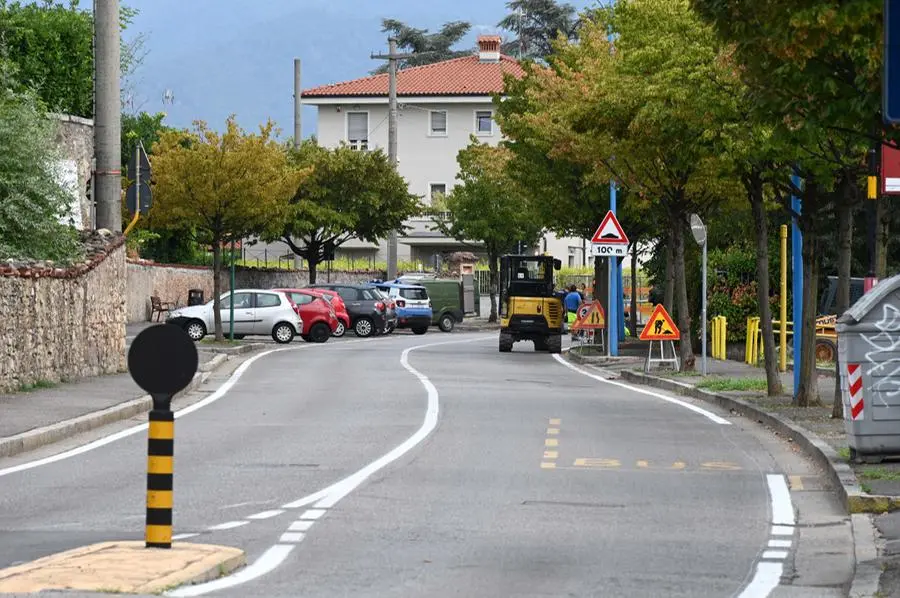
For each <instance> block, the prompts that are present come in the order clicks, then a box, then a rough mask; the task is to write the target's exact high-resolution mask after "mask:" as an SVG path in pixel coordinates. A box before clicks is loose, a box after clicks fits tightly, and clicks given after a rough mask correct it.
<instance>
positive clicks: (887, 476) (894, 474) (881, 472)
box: [856, 467, 900, 482]
mask: <svg viewBox="0 0 900 598" xmlns="http://www.w3.org/2000/svg"><path fill="white" fill-rule="evenodd" d="M856 475H857V477H860V478H862V479H865V480H885V481H889V482H896V481H900V471H895V470H891V469H887V468H885V467H863V468H861V469H860V470H859V471H857V472H856Z"/></svg>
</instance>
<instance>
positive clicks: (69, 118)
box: [49, 112, 94, 127]
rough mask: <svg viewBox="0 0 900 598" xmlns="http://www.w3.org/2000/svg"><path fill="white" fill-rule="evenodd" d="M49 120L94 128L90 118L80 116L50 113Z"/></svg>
mask: <svg viewBox="0 0 900 598" xmlns="http://www.w3.org/2000/svg"><path fill="white" fill-rule="evenodd" d="M49 116H50V118H55V119H56V120H59V121H62V122H70V123H75V124H78V125H85V126H88V127H93V126H94V121H93V120H91V119H90V118H82V117H80V116H72V115H71V114H59V113H57V112H51V113H50V114H49Z"/></svg>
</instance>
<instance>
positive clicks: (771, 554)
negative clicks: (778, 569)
mask: <svg viewBox="0 0 900 598" xmlns="http://www.w3.org/2000/svg"><path fill="white" fill-rule="evenodd" d="M787 555H788V551H787V550H766V551H765V552H763V554H762V558H764V559H786V558H787Z"/></svg>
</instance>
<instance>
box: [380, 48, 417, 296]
mask: <svg viewBox="0 0 900 598" xmlns="http://www.w3.org/2000/svg"><path fill="white" fill-rule="evenodd" d="M412 56H414V54H397V39H396V38H393V37H391V38H388V53H387V55H385V54H373V55H372V58H373V59H376V60H387V61H388V159H389V160H390V162H391V166H393V167H394V169H395V170H396V169H397V61H398V60H402V59H404V58H410V57H412ZM387 268H388V271H387V279H388V280H394V279H395V278H397V231H395V230H392V231H391V233H390V235H389V236H388V254H387Z"/></svg>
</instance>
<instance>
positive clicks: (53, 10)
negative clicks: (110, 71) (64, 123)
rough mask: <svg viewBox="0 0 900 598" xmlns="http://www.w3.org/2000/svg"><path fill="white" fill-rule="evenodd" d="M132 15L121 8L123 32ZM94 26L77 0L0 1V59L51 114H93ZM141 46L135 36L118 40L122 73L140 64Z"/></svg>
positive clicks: (91, 18) (130, 9) (88, 14)
mask: <svg viewBox="0 0 900 598" xmlns="http://www.w3.org/2000/svg"><path fill="white" fill-rule="evenodd" d="M136 15H137V11H136V10H135V9H133V8H129V7H127V6H123V7H121V9H120V19H119V20H120V26H121V28H122V30H124V29H125V28H126V27H127V26H128V25H129V24H130V23H131V22H132V20H133V19H134V17H135V16H136ZM93 28H94V24H93V15H92V14H91V12H89V11H87V10H83V9H81V8H80V7H79V2H78V0H69V1H68V2H57V1H56V0H42V1H41V2H17V1H14V2H9V1H8V0H0V55H5V56H6V57H7V58H8V59H9V60H11V61H12V62H13V63H14V64H15V65H16V66H17V67H18V73H19V74H18V81H19V86H20V88H19V89H20V90H21V89H23V88H30V89H34V90H35V91H36V92H37V93H38V96H39V97H40V99H41V100H42V101H43V103H44V104H45V105H46V106H47V108H48V109H49V110H51V111H53V112H60V113H63V114H73V115H76V116H83V117H86V118H91V117H92V116H93V113H94V105H93V90H94V84H93V81H94V57H93V39H94V31H93ZM142 43H143V38H141V37H140V36H138V37H137V38H135V40H134V41H132V42H131V43H124V42H123V44H122V51H121V56H122V73H123V75H125V76H127V75H128V74H129V73H131V72H132V71H133V69H134V68H136V66H137V65H138V64H139V63H140V61H141V58H142V56H141V54H140V51H141V46H142Z"/></svg>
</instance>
